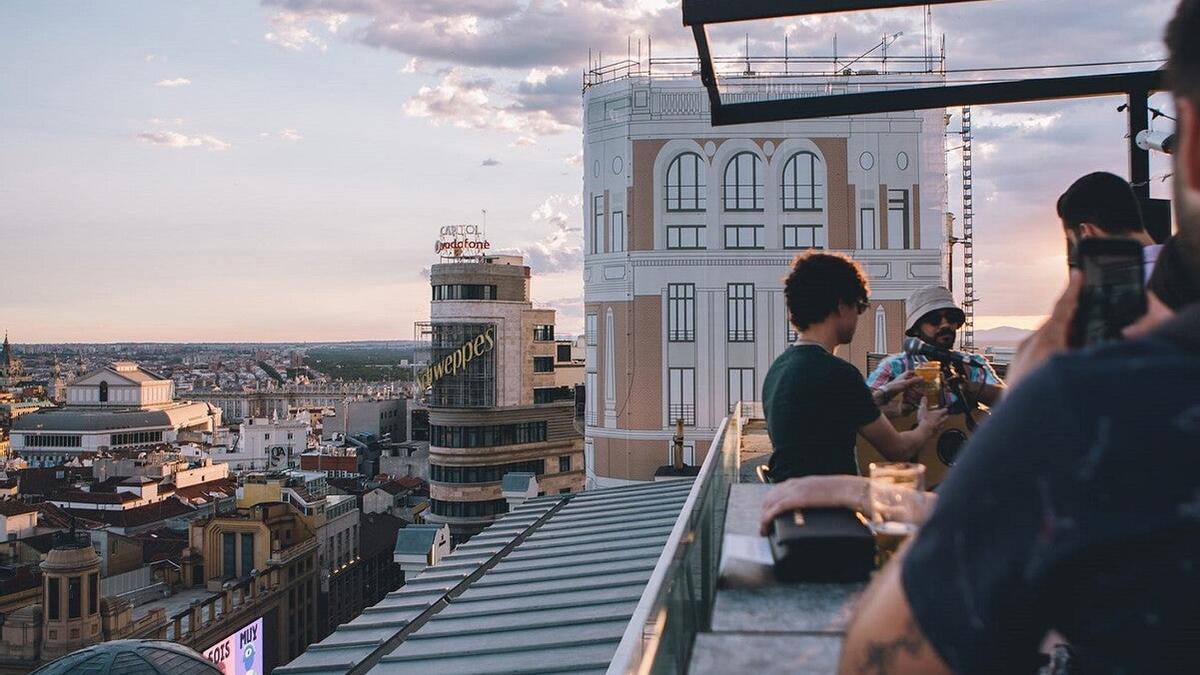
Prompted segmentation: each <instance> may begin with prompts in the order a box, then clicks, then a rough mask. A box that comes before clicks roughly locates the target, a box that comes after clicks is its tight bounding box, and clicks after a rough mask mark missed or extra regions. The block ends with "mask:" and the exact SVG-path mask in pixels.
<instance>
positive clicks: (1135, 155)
mask: <svg viewBox="0 0 1200 675" xmlns="http://www.w3.org/2000/svg"><path fill="white" fill-rule="evenodd" d="M1149 98H1150V92H1149V91H1146V90H1135V89H1130V90H1129V100H1128V101H1126V105H1128V106H1129V107H1128V108H1126V111H1127V112H1128V113H1129V182H1130V183H1131V184H1132V185H1133V192H1134V194H1136V195H1137V196H1138V197H1139V198H1140V199H1142V200H1146V199H1150V151H1149V150H1143V149H1141V148H1139V147H1138V144H1137V135H1138V132H1139V131H1145V130H1146V129H1147V128H1149V127H1150V111H1149V110H1148V107H1149V101H1148V100H1147V99H1149Z"/></svg>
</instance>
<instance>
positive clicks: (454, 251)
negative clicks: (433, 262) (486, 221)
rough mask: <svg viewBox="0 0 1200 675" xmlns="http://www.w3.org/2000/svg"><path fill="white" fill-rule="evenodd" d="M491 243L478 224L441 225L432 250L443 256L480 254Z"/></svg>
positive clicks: (459, 256) (474, 255)
mask: <svg viewBox="0 0 1200 675" xmlns="http://www.w3.org/2000/svg"><path fill="white" fill-rule="evenodd" d="M491 247H492V243H491V242H490V241H488V240H487V239H484V235H483V230H482V228H480V227H479V226H478V225H443V226H442V229H441V232H440V233H439V237H438V240H437V241H436V242H434V244H433V250H434V252H435V253H437V254H438V255H440V256H442V257H444V258H461V257H464V256H466V257H478V256H482V255H483V254H484V253H485V252H487V250H488V249H490V248H491Z"/></svg>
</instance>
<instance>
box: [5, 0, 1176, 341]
mask: <svg viewBox="0 0 1200 675" xmlns="http://www.w3.org/2000/svg"><path fill="white" fill-rule="evenodd" d="M990 4H994V6H988V5H979V6H975V5H967V6H965V7H962V8H957V7H955V8H937V9H935V10H934V13H933V16H934V22H935V28H936V31H935V32H936V33H937V34H939V35H940V33H941V32H943V31H944V32H945V33H946V34H947V58H948V67H950V68H962V67H965V66H971V65H989V64H990V65H994V64H996V63H998V62H1000V61H1001V57H1003V56H1005V55H1007V56H1009V57H1011V58H1015V54H1016V47H1017V46H1019V47H1020V54H1021V57H1020V63H1022V64H1048V63H1066V62H1079V61H1085V60H1093V61H1114V60H1129V59H1154V58H1158V57H1161V56H1162V49H1161V46H1160V45H1161V40H1160V36H1159V34H1158V32H1159V30H1160V27H1161V26H1162V25H1163V23H1164V22H1165V19H1166V18H1167V17H1168V16H1169V14H1170V10H1171V7H1172V3H1170V2H1166V1H1161V2H1151V3H1143V4H1141V5H1138V6H1136V7H1134V6H1128V4H1127V3H1120V2H1103V3H1087V4H1086V5H1085V4H1084V3H1082V2H1064V3H1055V6H1054V7H1050V8H1047V7H1044V6H1042V5H1045V4H1046V3H1035V2H1031V1H1029V0H1019V1H1017V0H1014V1H1013V2H1009V3H990ZM678 12H679V8H678V5H677V4H673V3H664V2H649V1H644V2H629V3H569V4H568V3H560V4H548V3H542V2H532V3H516V2H500V1H497V2H486V1H480V2H471V3H467V4H464V5H453V6H447V7H443V6H441V5H439V4H437V3H403V4H399V3H390V4H389V3H382V2H379V3H373V2H366V3H363V2H343V1H339V0H327V1H323V2H322V1H317V0H313V1H298V0H293V1H289V2H271V1H268V2H264V3H261V4H252V3H243V4H239V5H234V4H212V5H206V6H204V7H202V8H197V7H190V6H174V5H162V4H159V3H148V2H147V3H135V2H129V3H119V4H116V5H105V6H103V7H98V6H92V5H87V4H83V3H70V4H56V5H49V6H47V5H42V4H40V3H33V2H26V3H8V4H6V5H5V6H4V7H2V8H0V25H3V26H4V28H0V35H3V36H4V40H3V41H2V44H0V54H2V55H3V58H2V59H0V72H3V74H4V77H0V145H3V147H4V149H5V151H4V153H3V159H0V222H2V223H4V225H5V226H4V227H3V230H4V235H3V236H4V239H5V250H6V251H8V252H9V258H8V259H9V261H10V263H11V262H13V261H14V260H15V261H18V262H20V264H18V265H14V266H13V267H12V268H11V269H10V273H9V276H8V279H9V285H10V288H11V289H12V290H13V291H15V292H10V293H6V294H5V299H4V300H3V301H2V302H0V316H2V317H3V319H2V320H3V322H4V325H3V326H0V329H5V328H6V329H8V330H9V331H10V333H12V334H13V337H14V339H15V340H16V341H17V342H19V343H37V342H114V341H129V342H151V341H164V342H215V341H232V342H243V341H247V342H275V341H284V342H288V341H308V342H320V341H343V340H403V339H409V338H411V337H412V325H413V322H414V321H417V320H422V319H425V318H427V316H428V296H427V292H428V291H427V288H428V286H427V285H428V280H427V278H426V277H425V276H424V274H425V273H426V272H425V270H427V268H428V267H429V266H430V265H431V264H433V263H434V262H436V256H435V255H434V253H433V249H432V243H433V240H434V239H435V238H436V236H437V232H438V229H439V228H440V227H441V226H442V225H447V224H454V223H460V222H476V223H478V222H480V221H481V220H482V214H481V211H483V210H485V209H486V211H487V221H488V230H489V231H488V235H489V239H491V240H492V242H493V246H494V248H495V249H496V250H503V251H516V252H521V253H523V254H524V255H525V256H526V257H527V260H528V262H529V264H530V265H531V267H532V268H533V272H534V275H535V276H536V277H537V280H538V281H537V283H536V284H535V287H534V295H533V299H534V301H535V302H536V303H538V304H540V305H544V306H548V307H553V308H555V309H557V310H558V313H559V317H560V323H561V324H562V326H563V331H564V332H567V333H575V334H578V333H580V332H582V324H583V305H582V280H581V269H582V263H583V253H582V232H581V225H582V219H583V216H582V210H583V206H582V205H581V200H580V188H581V183H582V176H581V174H582V171H581V168H580V167H579V166H578V162H579V156H580V155H579V153H580V135H581V131H580V127H579V121H578V119H579V105H580V98H579V89H580V85H581V76H582V71H583V69H584V68H585V67H586V65H587V58H588V52H587V49H588V47H592V48H593V49H594V50H595V52H596V53H601V52H602V53H604V54H613V55H614V57H612V58H617V59H619V58H623V56H624V54H625V51H624V50H625V49H626V47H627V43H626V40H625V39H624V38H625V37H626V36H631V39H632V40H634V41H636V40H637V39H638V38H642V39H643V43H642V45H643V46H642V48H643V49H645V50H647V51H648V49H649V46H648V43H647V41H646V40H645V38H646V37H647V36H653V39H654V50H655V55H656V56H658V55H664V56H665V55H678V56H694V46H693V45H692V44H691V42H690V39H691V38H690V35H689V33H688V32H687V31H686V30H684V29H683V28H682V26H681V25H680V22H679V16H678ZM1031 16H1032V17H1036V18H1037V20H1038V21H1039V23H1042V24H1043V25H1057V26H1063V27H1064V29H1063V30H1060V31H1045V32H1043V33H1039V34H1035V35H1029V34H1027V31H1026V30H1024V28H1025V27H1027V26H1028V25H1029V21H1030V17H1031ZM856 21H857V23H856V24H854V25H850V24H848V23H847V22H848V19H847V18H846V17H842V16H834V17H823V18H818V19H814V20H809V21H804V22H801V23H789V22H782V21H781V22H758V23H756V24H753V25H750V26H745V27H743V26H731V27H722V28H721V29H718V30H716V31H714V39H715V44H717V45H718V47H719V48H720V50H721V52H722V53H725V54H738V53H741V49H742V44H743V36H744V35H745V36H746V37H745V39H746V41H747V42H748V44H749V48H750V50H751V53H754V54H773V53H782V51H783V44H782V42H783V35H784V34H785V33H787V34H788V35H789V40H790V47H791V49H792V53H793V54H795V53H813V54H817V53H827V52H830V51H831V48H830V47H831V42H832V39H831V38H832V36H833V34H834V33H837V35H838V38H839V44H840V45H841V47H840V48H839V51H840V52H842V53H854V52H856V51H865V50H866V49H869V48H870V47H871V45H873V44H874V43H875V42H877V41H878V39H879V35H880V34H882V33H885V32H886V33H889V34H890V33H894V32H898V31H902V32H904V33H905V36H904V37H902V39H901V40H900V41H899V42H898V43H897V44H896V46H895V47H894V49H895V50H897V51H898V52H907V53H914V52H915V53H919V52H920V50H921V44H920V39H921V38H920V25H921V16H920V13H919V12H912V11H907V10H903V11H889V12H876V13H872V14H870V15H868V18H867V19H865V20H864V19H863V18H862V17H856ZM760 24H761V25H760ZM1139 27H1140V28H1139ZM747 30H749V31H750V32H749V33H748V34H747V32H746V31H747ZM501 35H502V36H503V39H499V36H501ZM1018 38H1019V39H1018ZM629 44H633V43H629ZM1068 55H1069V56H1068ZM1081 55H1082V56H1081ZM602 58H603V59H604V60H605V61H610V60H612V58H610V57H608V56H604V57H602ZM1143 67H1146V66H1143ZM1119 103H1120V101H1119V100H1118V99H1115V98H1102V99H1092V100H1085V101H1074V102H1065V103H1063V102H1052V103H1039V104H1028V105H1020V106H996V107H989V108H982V109H978V111H977V112H976V114H975V119H976V135H975V139H976V145H977V147H978V148H979V149H978V150H977V153H976V162H975V172H976V176H977V187H976V190H977V192H976V205H977V206H976V228H977V234H976V255H977V257H978V261H977V272H976V280H977V287H978V289H979V295H980V297H981V302H980V304H979V305H978V308H977V312H978V322H977V325H978V326H979V327H980V328H987V327H990V326H996V325H1005V324H1007V325H1016V326H1018V327H1029V326H1030V325H1031V324H1032V323H1033V322H1035V321H1036V318H1037V317H1038V316H1039V315H1041V314H1042V313H1044V312H1045V311H1047V310H1048V308H1049V304H1050V302H1051V299H1052V298H1053V297H1055V295H1056V294H1057V291H1058V289H1059V287H1060V286H1061V284H1062V281H1063V276H1064V275H1063V271H1064V269H1065V267H1064V263H1063V247H1062V238H1061V234H1060V233H1059V232H1058V231H1057V229H1058V225H1057V222H1056V220H1055V218H1054V212H1053V203H1054V199H1055V198H1056V197H1057V195H1058V193H1059V192H1061V190H1062V189H1064V188H1065V187H1066V185H1068V184H1069V183H1070V182H1071V181H1072V180H1073V179H1074V178H1075V177H1077V176H1078V175H1081V174H1082V173H1086V172H1088V171H1091V170H1096V169H1106V170H1111V171H1114V172H1116V173H1119V174H1122V175H1123V174H1125V172H1126V169H1125V141H1124V139H1123V135H1124V132H1125V130H1124V124H1125V119H1124V116H1123V115H1121V114H1119V113H1117V112H1116V111H1115V108H1116V106H1117V105H1118V104H1119ZM1151 105H1158V106H1161V107H1163V109H1164V110H1165V111H1167V112H1169V108H1168V107H1167V106H1168V102H1167V100H1166V97H1165V96H1158V97H1155V98H1154V99H1152V101H1151ZM950 145H951V146H953V145H954V143H952V142H951V143H950ZM1067 148H1071V150H1070V152H1068V151H1067ZM1076 148H1082V149H1076ZM949 159H950V167H949V174H950V177H951V181H950V186H951V187H950V191H951V202H950V207H951V210H955V209H956V205H955V197H956V190H957V187H956V186H957V183H956V181H955V178H956V176H955V174H956V171H957V168H958V165H957V157H956V154H955V153H953V152H951V153H950V154H949ZM1168 171H1169V168H1168V165H1167V162H1165V161H1164V160H1163V158H1161V157H1157V158H1155V160H1154V164H1153V166H1152V175H1154V176H1155V177H1156V179H1155V180H1154V183H1153V185H1152V191H1153V194H1154V195H1155V196H1167V195H1168V193H1169V188H1170V183H1169V181H1167V182H1163V181H1162V180H1161V177H1162V176H1163V175H1164V174H1165V173H1167V172H1168ZM18 253H19V254H24V255H22V256H21V257H20V258H15V254H18Z"/></svg>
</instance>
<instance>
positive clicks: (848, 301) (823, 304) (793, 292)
mask: <svg viewBox="0 0 1200 675" xmlns="http://www.w3.org/2000/svg"><path fill="white" fill-rule="evenodd" d="M870 293H871V287H870V286H869V285H868V284H867V277H866V275H865V274H863V271H862V268H861V267H859V266H858V263H856V262H854V261H853V260H851V259H850V258H847V257H846V256H844V255H840V254H837V253H806V254H804V255H801V256H798V257H797V258H796V260H795V261H793V262H792V273H791V274H789V275H788V276H787V279H785V280H784V282H783V295H784V297H785V298H786V299H787V308H788V314H789V315H791V318H792V323H793V324H795V326H796V328H799V329H800V330H804V329H806V328H808V327H809V326H811V325H813V324H816V323H820V322H822V321H824V320H825V319H826V318H827V317H829V315H830V314H833V313H834V312H836V311H837V309H838V306H839V305H854V304H856V303H859V302H866V301H867V298H868V297H869V295H870Z"/></svg>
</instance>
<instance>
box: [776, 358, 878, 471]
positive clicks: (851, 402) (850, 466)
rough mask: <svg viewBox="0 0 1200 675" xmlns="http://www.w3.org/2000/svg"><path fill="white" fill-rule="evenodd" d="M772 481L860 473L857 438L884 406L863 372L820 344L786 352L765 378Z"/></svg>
mask: <svg viewBox="0 0 1200 675" xmlns="http://www.w3.org/2000/svg"><path fill="white" fill-rule="evenodd" d="M763 412H764V413H765V414H766V417H767V433H768V434H770V436H771V445H772V446H773V447H774V448H775V452H774V453H773V454H772V455H771V464H770V467H771V480H773V481H775V482H780V481H783V480H787V479H788V478H795V477H797V476H810V475H830V474H857V473H858V461H857V460H856V458H855V455H854V438H855V434H856V433H858V429H859V427H862V426H864V425H866V424H870V423H871V422H874V421H875V419H876V418H878V417H879V408H878V406H876V405H875V402H874V401H873V400H872V399H871V390H870V389H868V388H867V385H866V382H864V381H863V376H862V374H861V373H859V372H858V369H857V368H855V367H854V366H852V365H850V364H849V363H848V362H846V361H843V360H842V359H839V358H838V357H836V356H834V355H833V354H830V353H829V352H827V351H825V350H824V349H823V348H822V347H820V346H819V345H807V344H801V345H796V346H794V347H789V348H788V349H786V350H784V352H783V353H782V354H780V355H779V358H777V359H775V363H772V364H771V369H770V370H768V371H767V377H766V379H765V380H763Z"/></svg>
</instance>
